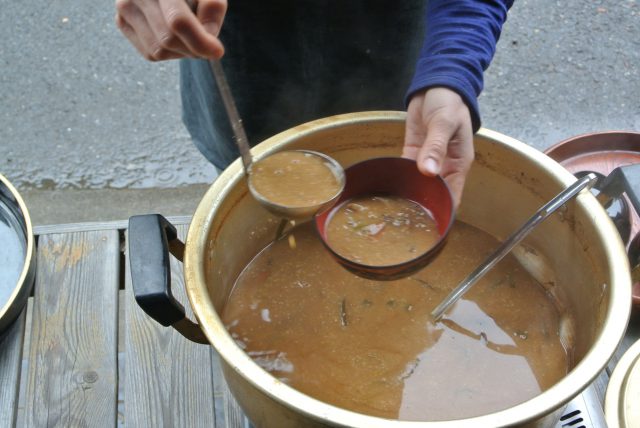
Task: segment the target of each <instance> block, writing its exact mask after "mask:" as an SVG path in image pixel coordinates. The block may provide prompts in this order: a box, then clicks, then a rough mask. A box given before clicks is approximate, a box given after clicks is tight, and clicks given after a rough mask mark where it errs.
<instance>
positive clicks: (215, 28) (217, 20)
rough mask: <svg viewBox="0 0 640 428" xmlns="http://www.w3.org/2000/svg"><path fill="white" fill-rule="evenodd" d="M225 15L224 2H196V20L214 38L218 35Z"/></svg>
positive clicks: (220, 0) (203, 0) (225, 3)
mask: <svg viewBox="0 0 640 428" xmlns="http://www.w3.org/2000/svg"><path fill="white" fill-rule="evenodd" d="M226 13H227V1H226V0H200V1H199V2H198V9H197V16H198V20H199V21H200V22H201V23H202V25H203V26H204V28H205V30H207V32H209V34H212V35H214V36H216V37H218V34H220V28H222V23H223V22H224V17H225V15H226Z"/></svg>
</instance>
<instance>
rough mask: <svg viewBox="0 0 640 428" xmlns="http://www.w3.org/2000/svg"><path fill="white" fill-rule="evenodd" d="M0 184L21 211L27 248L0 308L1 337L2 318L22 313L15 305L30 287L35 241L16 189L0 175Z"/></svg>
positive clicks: (24, 207) (0, 329) (0, 330)
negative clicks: (16, 276)
mask: <svg viewBox="0 0 640 428" xmlns="http://www.w3.org/2000/svg"><path fill="white" fill-rule="evenodd" d="M0 182H2V184H3V185H4V186H6V187H7V188H8V189H9V191H10V192H11V194H12V195H13V197H14V198H15V199H16V202H17V203H18V207H19V208H20V211H22V216H23V219H24V223H25V226H26V237H25V238H26V240H27V248H26V251H25V256H24V265H23V266H22V271H21V272H20V276H19V277H18V281H17V283H16V286H15V287H14V289H13V292H12V293H11V295H10V296H9V300H8V301H7V302H6V303H5V305H4V306H3V307H0V321H2V322H0V335H1V334H2V333H3V328H2V325H4V321H3V318H4V317H6V316H9V317H11V318H13V316H12V314H13V315H15V316H16V317H17V316H18V314H20V312H21V311H22V307H20V308H18V307H16V306H15V305H16V304H19V303H17V302H18V300H19V299H20V298H21V297H22V296H24V291H23V288H24V287H27V288H30V286H31V284H30V281H31V280H30V279H29V278H30V276H31V273H32V272H33V268H34V263H33V254H34V247H35V239H34V236H33V227H32V225H31V217H30V216H29V211H28V210H27V205H26V204H25V203H24V200H23V199H22V196H20V193H18V191H17V190H16V188H15V187H14V186H13V184H11V182H10V181H9V179H7V178H6V177H5V176H4V175H2V174H0ZM25 303H26V299H25ZM11 322H13V319H10V320H9V322H8V324H11ZM8 324H7V325H8Z"/></svg>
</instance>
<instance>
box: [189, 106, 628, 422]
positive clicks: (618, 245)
mask: <svg viewBox="0 0 640 428" xmlns="http://www.w3.org/2000/svg"><path fill="white" fill-rule="evenodd" d="M405 118H406V113H405V112H399V111H370V112H358V113H349V114H343V115H337V116H331V117H327V118H323V119H319V120H316V121H312V122H308V123H305V124H302V125H299V126H297V127H294V128H291V129H289V130H286V131H284V132H282V133H280V134H277V135H275V136H273V137H271V138H269V139H267V140H265V141H264V142H262V143H261V144H259V145H258V146H256V147H255V148H253V149H252V154H253V156H255V157H256V158H258V157H260V156H261V155H263V154H265V153H268V152H271V151H276V150H278V149H279V148H280V146H281V145H282V144H284V143H288V142H291V141H293V140H296V139H299V138H300V137H301V136H302V137H304V136H306V135H311V134H313V133H315V132H318V131H324V130H327V129H331V128H339V127H342V126H348V125H353V124H354V123H372V122H390V121H391V122H402V123H403V122H404V121H405ZM477 134H478V135H479V136H481V137H484V138H487V139H489V140H494V141H499V142H501V143H503V144H505V145H507V146H509V148H511V149H512V150H514V151H516V152H518V153H519V154H520V155H522V156H523V157H526V158H529V159H531V160H533V161H537V163H539V164H540V163H542V164H544V165H545V167H546V168H547V171H548V173H549V174H550V175H551V176H552V178H553V179H554V180H555V181H556V182H557V183H558V184H559V185H561V186H565V187H566V186H568V185H570V184H571V183H573V182H574V181H575V180H576V178H575V177H574V176H573V175H572V174H571V173H570V172H569V171H567V170H566V169H565V168H563V167H562V166H561V165H560V164H558V163H557V162H555V161H553V160H552V159H551V158H549V157H548V156H546V155H545V154H543V153H542V152H540V151H538V150H536V149H534V148H533V147H530V146H527V145H526V144H524V143H522V142H520V141H518V140H516V139H514V138H511V137H508V136H506V135H503V134H500V133H498V132H495V131H491V130H489V129H485V128H481V129H480V130H479V131H478V133H477ZM242 179H244V175H243V170H242V163H241V161H240V160H239V159H238V160H236V161H235V162H233V163H232V164H231V165H230V166H229V167H228V168H227V169H226V170H225V171H224V172H223V173H222V174H221V175H220V177H219V178H218V179H217V180H216V181H215V182H214V183H213V184H212V186H211V187H210V188H209V190H208V191H207V192H206V194H205V195H204V197H203V199H202V200H201V202H200V204H199V205H198V208H197V209H196V212H195V214H194V216H193V219H192V221H191V225H190V226H189V232H188V236H187V240H186V249H185V258H184V277H185V286H186V290H187V295H188V297H189V301H190V303H191V306H192V308H193V311H194V314H195V316H196V318H197V319H198V322H199V323H200V326H201V327H202V329H203V331H204V333H205V335H206V336H207V338H208V340H209V342H210V343H211V344H212V345H213V346H214V348H215V349H216V350H217V351H218V353H219V354H220V356H221V357H222V358H223V359H224V360H225V362H226V363H227V364H228V366H229V367H230V368H231V369H233V370H234V371H236V372H237V373H238V374H240V375H241V376H242V377H243V378H244V379H245V381H247V382H249V383H250V384H252V385H253V387H255V388H257V389H259V390H260V391H261V392H262V393H263V394H266V395H267V396H269V397H270V398H272V399H273V400H275V401H277V402H279V403H282V404H283V405H285V406H286V407H289V408H293V409H295V411H296V412H298V413H301V414H304V415H306V416H308V417H311V418H313V419H316V420H318V421H321V422H324V423H330V424H333V425H336V426H354V427H397V428H401V427H405V428H406V427H432V426H433V427H436V426H437V427H448V426H451V427H453V426H455V427H476V426H505V425H514V424H520V423H523V422H527V421H530V420H532V419H536V418H539V417H542V416H544V415H546V414H548V413H550V412H552V411H554V410H556V409H558V408H560V407H561V406H562V405H564V404H566V403H568V402H569V401H570V400H571V399H573V398H574V397H575V396H576V395H578V394H579V393H580V392H581V391H582V390H584V389H585V388H586V387H587V386H588V385H589V384H590V383H591V382H592V381H593V380H594V379H595V378H596V377H597V376H598V374H599V373H600V371H601V370H602V369H603V368H604V367H605V366H606V364H607V363H608V361H609V359H610V358H611V356H612V355H613V353H614V351H615V349H616V348H617V346H618V344H619V343H620V341H621V340H622V337H623V335H624V331H625V328H624V327H625V326H626V325H627V322H628V319H629V316H630V312H631V279H630V275H629V267H628V261H627V257H626V253H625V251H624V246H623V244H622V241H621V239H620V238H619V237H618V234H617V232H616V230H615V227H614V225H613V223H612V222H611V221H610V219H609V217H608V216H607V214H606V212H605V211H604V209H603V208H602V207H601V205H600V204H599V203H598V202H597V200H596V198H595V197H594V196H593V195H591V194H590V193H588V192H587V193H583V194H581V195H579V196H578V197H577V198H576V203H577V204H578V207H579V208H580V209H583V210H586V211H587V212H589V213H590V218H591V219H592V224H594V229H595V233H596V234H597V235H598V238H599V240H600V241H601V242H602V243H603V245H604V246H605V253H606V256H607V257H606V260H604V261H603V262H606V263H608V265H609V266H610V272H611V279H612V283H613V284H615V287H613V289H612V294H611V297H610V300H609V306H608V316H607V318H606V319H605V322H604V324H603V326H602V329H601V331H600V334H599V335H598V337H597V338H596V342H597V343H598V344H599V345H598V352H595V351H594V348H592V349H591V350H589V352H588V353H587V354H586V355H585V356H584V358H583V359H582V360H581V361H580V363H578V364H577V365H576V366H575V367H574V368H573V369H572V370H571V371H570V372H569V373H568V374H567V375H566V376H565V377H564V378H563V379H562V380H560V381H559V382H558V383H557V384H555V385H554V386H552V387H551V388H549V389H547V390H546V391H544V392H542V393H541V394H539V395H537V396H535V397H534V398H532V399H530V400H528V401H525V402H523V403H520V404H518V405H515V406H513V407H510V408H507V409H505V410H501V411H497V412H493V413H490V414H487V415H483V416H477V417H472V418H466V419H459V420H452V421H433V422H418V421H404V420H403V421H401V420H390V419H385V418H380V417H375V416H368V415H364V414H360V413H356V412H353V411H349V410H345V409H341V408H339V407H336V406H333V405H330V404H327V403H324V402H322V401H320V400H317V399H315V398H312V397H310V396H308V395H306V394H304V393H302V392H299V391H297V390H295V389H294V388H292V387H290V386H288V385H286V384H284V383H283V382H281V381H279V380H277V379H276V378H275V377H273V376H271V375H270V374H269V373H267V372H266V371H265V370H263V369H262V368H261V367H259V366H258V365H257V364H256V363H254V362H253V361H252V360H251V358H250V357H249V356H248V355H246V354H245V353H244V351H242V349H240V348H239V347H238V346H237V345H236V343H235V341H234V340H233V339H232V338H231V336H230V335H229V333H228V332H227V330H226V328H225V327H224V324H223V323H222V321H221V319H220V317H219V316H218V314H217V312H216V310H215V308H214V306H213V303H212V301H211V299H210V298H209V297H208V290H207V285H206V283H205V272H204V263H203V262H202V257H203V255H204V254H205V251H204V249H205V248H207V241H208V236H209V231H210V227H211V225H212V223H213V218H214V216H215V214H216V212H217V209H216V208H217V207H218V206H219V205H220V203H221V202H222V201H223V200H224V198H225V196H226V195H227V194H228V193H229V192H230V190H231V189H232V188H233V187H235V185H236V184H237V183H238V182H239V181H240V180H242ZM612 236H613V237H614V238H613V239H612V238H611V237H612ZM609 286H610V287H611V284H609ZM602 349H606V350H608V352H606V353H604V352H602ZM305 409H315V410H314V412H313V413H310V412H309V411H307V410H305Z"/></svg>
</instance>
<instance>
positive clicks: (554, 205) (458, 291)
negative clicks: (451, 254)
mask: <svg viewBox="0 0 640 428" xmlns="http://www.w3.org/2000/svg"><path fill="white" fill-rule="evenodd" d="M597 180H598V177H597V176H596V175H595V174H593V173H589V174H587V175H585V176H584V177H582V178H580V179H578V181H576V182H575V183H573V184H572V185H571V186H569V187H567V188H566V189H565V190H563V191H562V192H560V193H559V194H558V195H557V196H556V197H554V198H553V199H551V200H550V201H549V202H547V203H546V204H545V205H544V206H542V208H540V209H539V210H538V211H537V212H536V213H535V214H534V215H533V216H532V217H531V218H530V219H529V220H527V221H526V222H525V223H524V224H523V225H522V226H521V227H520V229H518V230H517V231H515V232H514V233H513V234H512V235H511V236H510V237H509V238H507V239H506V240H505V241H504V242H503V243H502V245H501V246H500V247H498V248H497V249H496V250H495V251H494V252H493V253H492V254H491V255H490V256H489V257H488V258H487V259H486V260H485V261H484V262H483V263H482V264H480V266H478V267H477V268H476V270H474V271H473V272H471V274H469V276H468V277H467V278H465V279H464V280H463V281H462V282H461V283H460V285H458V286H457V287H456V288H455V289H453V291H452V292H451V293H449V295H448V296H447V297H445V298H444V300H443V301H442V302H441V303H440V304H439V305H438V306H436V308H435V309H434V310H433V311H432V312H431V316H432V317H433V319H434V320H435V321H437V320H439V319H440V317H442V315H443V314H444V313H445V312H446V311H447V310H448V309H449V308H450V307H451V306H452V305H453V304H454V303H456V302H457V301H458V299H460V298H461V297H462V295H463V294H464V293H466V292H467V291H468V290H469V288H471V286H472V285H474V284H475V283H476V281H478V280H479V279H480V278H482V277H483V276H484V275H485V274H486V273H487V272H488V271H489V270H490V269H491V268H492V267H494V266H495V265H496V264H497V263H498V262H499V261H500V260H502V258H503V257H504V256H506V255H507V254H508V253H509V251H511V250H512V249H513V247H515V246H516V245H517V244H518V243H519V242H520V241H522V239H524V237H525V236H527V235H528V234H529V232H531V230H533V228H534V227H536V226H537V225H538V224H540V223H541V222H542V221H543V220H544V219H546V218H547V217H549V216H550V215H551V214H552V213H553V212H554V211H556V210H557V209H558V208H560V207H561V206H563V205H564V204H566V203H567V202H568V201H569V200H571V198H573V197H574V196H576V195H577V194H578V193H580V191H581V190H583V189H585V188H589V189H590V188H591V187H592V186H593V185H594V184H595V183H596V181H597Z"/></svg>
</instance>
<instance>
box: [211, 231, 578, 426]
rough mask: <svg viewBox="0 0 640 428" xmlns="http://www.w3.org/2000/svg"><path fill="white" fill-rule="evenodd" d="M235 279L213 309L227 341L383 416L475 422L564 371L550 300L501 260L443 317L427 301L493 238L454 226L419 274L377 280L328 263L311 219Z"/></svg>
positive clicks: (301, 383) (297, 382)
mask: <svg viewBox="0 0 640 428" xmlns="http://www.w3.org/2000/svg"><path fill="white" fill-rule="evenodd" d="M294 233H295V236H296V241H297V246H296V248H295V249H293V248H291V247H290V246H289V245H288V242H287V239H282V240H279V241H277V242H275V243H273V244H271V245H269V246H268V247H266V248H265V249H264V250H263V251H262V252H261V253H259V254H258V255H257V256H256V257H255V258H254V259H253V260H252V261H251V263H250V264H249V265H248V266H247V267H246V268H245V270H244V271H243V272H242V273H241V274H240V276H239V277H238V279H237V282H236V284H235V288H234V289H233V291H232V293H231V295H230V298H229V301H228V303H227V305H226V307H225V310H224V313H223V320H224V323H225V325H226V326H227V328H228V330H229V332H230V334H231V335H232V337H233V338H234V339H235V340H236V342H237V343H238V345H239V346H240V347H242V348H243V349H244V350H245V352H246V353H247V354H248V355H249V356H251V358H253V360H254V361H255V362H256V363H257V364H259V365H260V366H261V367H263V368H264V369H265V370H267V371H269V372H270V373H271V374H272V375H273V376H275V377H277V378H278V379H280V380H282V381H283V382H286V383H287V384H289V385H290V386H291V387H293V388H295V389H297V390H299V391H301V392H303V393H305V394H308V395H310V396H312V397H315V398H317V399H319V400H322V401H324V402H326V403H329V404H332V405H335V406H338V407H342V408H345V409H349V410H352V411H356V412H360V413H365V414H369V415H374V416H380V417H385V418H393V419H401V420H417V421H435V420H447V419H459V418H464V417H472V416H478V415H482V414H487V413H490V412H494V411H498V410H501V409H505V408H507V407H510V406H513V405H515V404H518V403H521V402H523V401H526V400H528V399H530V398H532V397H534V396H536V395H538V394H539V393H540V392H542V391H543V390H545V389H547V388H549V387H551V386H552V385H553V384H554V383H556V382H557V381H559V380H560V379H561V378H562V377H563V376H564V375H565V374H566V373H567V370H568V368H569V366H570V361H569V358H568V355H567V352H566V350H565V349H564V348H563V345H562V343H561V341H560V337H559V314H558V311H557V309H556V306H555V305H554V302H553V300H552V299H551V298H550V296H549V295H547V294H546V292H545V290H544V288H543V287H542V286H541V285H540V284H538V283H537V282H536V281H535V280H534V279H533V278H532V277H531V276H530V275H529V274H528V273H527V271H526V270H525V269H524V268H523V267H522V266H521V265H520V264H519V263H518V262H517V260H516V259H515V258H514V257H512V256H507V257H506V258H505V259H504V260H502V261H501V262H500V263H499V264H498V265H497V266H496V267H495V268H494V269H493V270H491V271H490V272H489V273H488V274H487V275H486V276H485V277H484V278H483V279H482V280H480V282H478V283H477V284H476V285H475V286H474V288H473V289H471V290H470V291H469V292H468V293H467V294H466V295H465V296H464V298H463V299H461V300H460V301H459V302H458V303H457V304H456V305H455V306H454V307H453V308H452V310H451V311H450V312H448V313H447V314H446V315H445V317H444V319H443V320H442V321H440V322H437V323H433V322H432V320H431V317H430V312H431V311H432V310H433V308H434V307H435V305H436V304H437V303H439V302H440V300H441V299H442V298H443V297H444V296H445V295H446V294H447V293H448V292H449V291H450V290H451V289H453V288H454V287H455V286H456V285H457V284H458V283H459V282H460V281H461V280H462V279H463V278H464V277H465V276H466V275H467V274H468V273H469V272H470V271H471V270H473V269H474V268H475V267H476V266H477V265H478V264H479V263H480V262H481V261H482V260H483V259H484V258H485V257H486V256H487V255H488V254H489V253H490V252H492V251H493V249H495V248H496V246H497V245H498V242H497V240H496V239H495V238H493V237H492V236H490V235H488V234H487V233H485V232H483V231H481V230H479V229H476V228H474V227H472V226H469V225H467V224H464V223H461V222H456V223H455V224H454V226H453V227H452V230H451V232H450V236H449V239H448V242H447V245H446V246H445V247H444V249H443V250H442V252H441V253H440V254H439V256H438V257H437V258H436V259H435V260H434V261H433V262H432V263H431V264H430V265H429V266H428V267H427V268H425V269H424V270H422V271H420V272H419V273H417V274H415V275H413V276H411V277H409V278H405V279H402V280H398V281H393V282H376V281H371V280H366V279H363V278H360V277H357V276H355V275H353V274H351V273H349V272H347V271H346V270H344V269H343V268H342V267H341V266H340V265H338V264H337V263H336V262H335V261H334V260H332V259H331V257H330V256H329V255H328V254H327V252H326V250H325V249H324V248H323V245H322V244H321V243H320V242H319V238H318V237H317V236H316V233H315V231H314V230H313V228H312V226H311V224H304V225H302V226H299V227H297V228H296V229H294Z"/></svg>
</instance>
